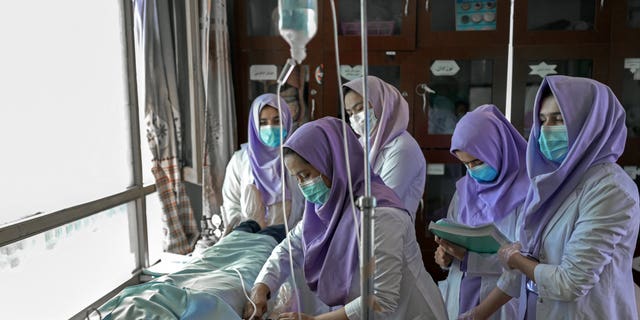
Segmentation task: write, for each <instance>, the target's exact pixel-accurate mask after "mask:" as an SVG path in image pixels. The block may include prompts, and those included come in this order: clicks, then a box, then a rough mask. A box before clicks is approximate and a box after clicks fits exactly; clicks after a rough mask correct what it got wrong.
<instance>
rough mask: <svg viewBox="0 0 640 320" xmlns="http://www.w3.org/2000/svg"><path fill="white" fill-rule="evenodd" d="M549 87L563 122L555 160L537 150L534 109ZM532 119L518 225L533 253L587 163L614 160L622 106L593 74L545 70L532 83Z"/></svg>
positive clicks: (619, 148) (621, 134) (620, 142)
mask: <svg viewBox="0 0 640 320" xmlns="http://www.w3.org/2000/svg"><path fill="white" fill-rule="evenodd" d="M546 90H551V93H552V94H553V95H554V96H555V98H556V101H557V102H558V106H559V107H560V112H561V113H562V117H563V119H564V123H565V125H566V126H567V134H568V137H569V150H568V153H567V156H566V158H565V159H564V160H563V161H562V163H561V164H560V165H558V164H555V163H554V162H552V161H549V160H547V158H545V156H544V155H543V154H542V153H541V152H540V147H539V145H538V137H539V136H540V121H538V114H539V113H540V107H541V103H542V99H543V96H542V95H543V93H544V92H545V91H546ZM533 114H534V121H533V122H534V124H533V128H532V130H531V135H530V137H529V144H528V146H527V171H528V174H529V178H530V179H531V183H532V185H531V188H529V192H528V193H527V197H526V199H525V203H524V208H525V220H524V223H523V225H522V226H521V230H520V240H521V242H522V245H523V248H524V250H526V251H527V252H529V253H531V254H532V255H533V256H534V257H537V256H538V253H539V252H540V245H541V243H540V240H541V239H540V238H541V236H542V232H543V231H544V229H545V228H546V227H547V224H548V223H549V221H550V220H551V218H553V216H555V215H556V211H557V210H558V208H559V207H560V205H562V203H563V202H564V201H565V199H566V198H567V196H568V195H569V194H570V193H571V192H572V191H573V190H574V189H575V187H576V186H577V185H578V183H579V182H580V181H581V180H582V179H583V176H584V174H585V172H586V171H587V170H589V168H591V167H593V166H595V165H597V164H601V163H615V162H616V161H617V160H618V158H619V157H620V155H621V154H622V152H623V151H624V145H625V140H626V138H627V128H626V126H625V112H624V109H623V107H622V105H621V104H620V102H619V101H618V99H617V98H616V96H615V95H614V94H613V92H612V91H611V89H609V87H607V86H606V85H604V84H602V83H600V82H597V81H595V80H591V79H586V78H575V77H567V76H548V77H546V78H545V79H544V80H543V81H542V85H541V86H540V88H539V89H538V94H537V95H536V100H535V104H534V107H533Z"/></svg>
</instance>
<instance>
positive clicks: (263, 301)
mask: <svg viewBox="0 0 640 320" xmlns="http://www.w3.org/2000/svg"><path fill="white" fill-rule="evenodd" d="M269 292H270V289H269V287H267V285H266V284H264V283H258V284H256V285H255V286H253V289H251V301H253V303H255V305H256V313H255V315H253V317H251V315H252V314H253V305H252V304H251V302H249V301H247V303H245V305H244V312H243V315H242V318H243V319H246V320H254V319H255V320H258V319H262V315H263V314H265V313H266V312H267V300H268V296H269Z"/></svg>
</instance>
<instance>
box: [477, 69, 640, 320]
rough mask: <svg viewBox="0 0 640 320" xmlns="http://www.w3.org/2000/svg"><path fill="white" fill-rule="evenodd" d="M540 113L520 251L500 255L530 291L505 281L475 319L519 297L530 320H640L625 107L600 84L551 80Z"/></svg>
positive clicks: (635, 210)
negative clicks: (625, 160) (621, 162)
mask: <svg viewBox="0 0 640 320" xmlns="http://www.w3.org/2000/svg"><path fill="white" fill-rule="evenodd" d="M534 114H535V115H536V116H537V119H536V120H537V121H535V123H534V126H533V128H532V131H531V136H530V138H529V143H528V147H527V171H528V174H529V178H530V179H531V181H532V185H531V187H530V189H529V191H528V193H527V197H526V200H525V203H524V214H523V222H522V224H521V227H520V232H519V239H520V242H521V243H515V244H512V245H508V246H504V247H502V248H501V249H500V251H499V253H498V255H499V256H500V260H501V262H502V263H503V264H504V266H505V268H510V269H514V270H517V271H518V272H521V273H522V274H524V275H525V276H526V277H527V283H526V285H525V286H523V287H520V281H518V280H517V279H516V280H514V278H513V277H509V275H511V274H513V273H506V274H505V275H504V276H503V277H502V278H501V279H500V281H499V282H498V288H497V289H496V290H494V291H493V292H492V293H491V296H490V298H489V299H488V300H487V301H486V302H483V303H482V304H481V305H480V306H479V307H478V308H477V309H478V310H476V311H475V315H476V317H475V318H480V319H482V318H484V317H485V316H486V315H487V314H490V313H491V312H492V311H493V310H494V308H495V306H496V305H499V304H500V303H502V302H504V301H507V300H509V299H510V298H511V296H513V294H508V293H509V292H515V293H518V294H521V297H523V298H525V299H527V304H526V318H527V319H637V318H638V311H637V309H636V301H635V293H634V283H633V277H632V274H631V260H632V257H633V251H634V249H635V246H636V239H637V236H638V223H639V219H640V208H639V207H638V202H639V200H638V188H637V187H636V186H635V184H634V183H633V181H632V180H631V179H630V178H629V176H628V175H627V174H626V173H625V172H624V170H622V168H620V166H618V165H617V164H616V161H617V160H618V158H619V157H620V155H621V154H622V152H623V150H624V145H625V141H626V133H627V132H626V131H627V130H626V127H625V112H624V109H623V107H622V105H620V102H619V101H618V99H617V98H616V97H615V95H614V94H613V92H611V89H609V88H608V87H607V86H605V85H603V84H601V83H599V82H597V81H594V80H591V79H585V78H574V77H566V76H549V77H546V78H545V79H544V80H543V82H542V85H541V87H540V89H539V91H538V95H537V97H536V103H535V104H534ZM520 291H521V292H522V293H520ZM523 305H524V304H523Z"/></svg>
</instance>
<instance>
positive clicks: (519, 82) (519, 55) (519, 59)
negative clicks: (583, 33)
mask: <svg viewBox="0 0 640 320" xmlns="http://www.w3.org/2000/svg"><path fill="white" fill-rule="evenodd" d="M608 56H609V47H608V46H607V45H568V46H559V45H557V46H538V47H536V46H533V47H531V46H530V47H516V48H515V49H514V60H513V65H514V69H513V81H512V100H511V106H512V109H511V123H512V124H513V125H514V126H515V127H516V128H517V129H518V130H519V131H520V132H521V133H522V134H523V135H524V137H525V138H528V137H529V132H530V129H531V124H532V122H533V119H534V117H533V114H532V111H533V103H534V99H535V95H536V93H537V91H538V88H539V87H540V83H541V82H542V79H543V76H544V75H546V74H561V75H568V76H576V77H587V78H593V79H595V80H598V81H600V82H603V83H607V81H608V77H609V72H608V69H609V61H608Z"/></svg>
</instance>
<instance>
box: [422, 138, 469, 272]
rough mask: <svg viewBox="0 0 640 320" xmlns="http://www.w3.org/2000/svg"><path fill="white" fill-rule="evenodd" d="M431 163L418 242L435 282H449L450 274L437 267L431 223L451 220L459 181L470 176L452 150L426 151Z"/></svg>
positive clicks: (427, 158) (429, 163) (435, 245)
mask: <svg viewBox="0 0 640 320" xmlns="http://www.w3.org/2000/svg"><path fill="white" fill-rule="evenodd" d="M423 153H424V156H425V159H426V160H427V179H426V185H425V192H424V195H423V198H422V200H423V204H424V206H423V210H422V211H421V212H418V214H417V215H416V221H415V224H416V239H417V240H418V243H419V244H420V248H421V251H422V259H423V262H424V265H425V267H426V269H427V271H428V272H429V274H431V276H432V277H433V278H434V280H436V281H438V280H442V279H444V278H446V272H445V271H443V270H442V269H440V267H439V266H438V265H437V264H436V263H435V261H434V259H433V256H434V253H435V250H436V248H437V246H438V245H437V244H436V243H435V241H434V236H433V234H432V233H431V232H429V231H428V227H429V223H430V222H432V221H438V220H439V219H442V218H446V217H447V211H448V210H449V204H450V203H451V199H452V198H453V194H454V193H455V191H456V181H457V180H458V179H460V178H461V177H462V176H464V175H465V174H466V171H465V167H464V165H463V164H462V163H460V162H459V161H458V159H456V158H455V157H454V156H453V155H451V153H449V150H432V149H423Z"/></svg>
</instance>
